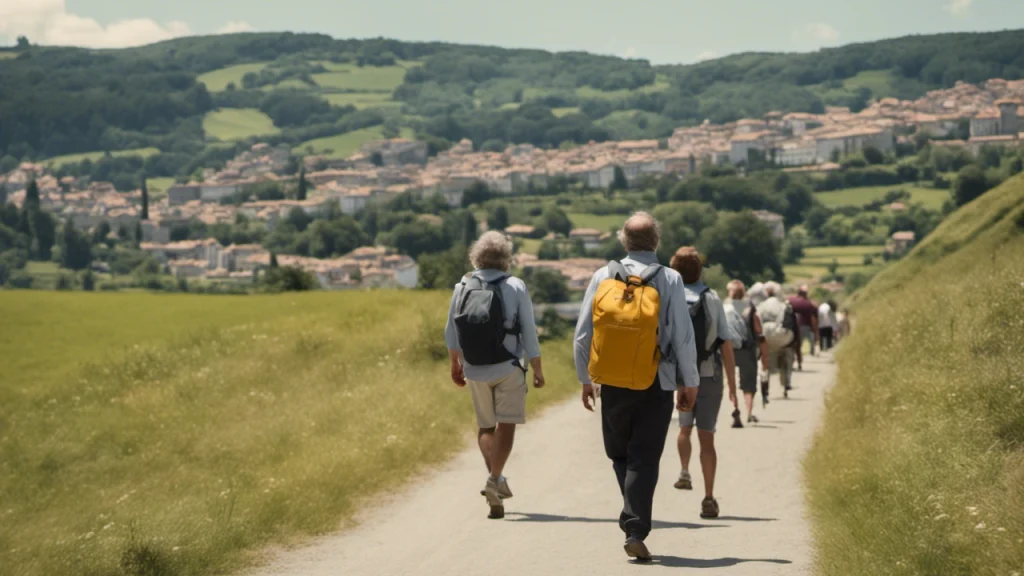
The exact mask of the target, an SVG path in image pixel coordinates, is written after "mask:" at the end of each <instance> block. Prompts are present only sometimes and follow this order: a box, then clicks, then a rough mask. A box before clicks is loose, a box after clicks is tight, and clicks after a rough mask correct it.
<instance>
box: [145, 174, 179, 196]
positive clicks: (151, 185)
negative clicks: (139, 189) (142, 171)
mask: <svg viewBox="0 0 1024 576" xmlns="http://www.w3.org/2000/svg"><path fill="white" fill-rule="evenodd" d="M171 186H174V178H146V189H147V190H148V191H149V197H150V199H152V200H159V199H161V198H163V197H164V196H166V195H167V189H168V188H170V187H171Z"/></svg>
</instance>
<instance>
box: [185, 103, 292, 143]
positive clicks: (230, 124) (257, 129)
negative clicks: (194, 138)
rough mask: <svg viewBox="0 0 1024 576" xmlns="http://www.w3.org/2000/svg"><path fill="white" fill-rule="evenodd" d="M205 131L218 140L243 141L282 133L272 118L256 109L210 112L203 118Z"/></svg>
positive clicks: (228, 109)
mask: <svg viewBox="0 0 1024 576" xmlns="http://www.w3.org/2000/svg"><path fill="white" fill-rule="evenodd" d="M203 131H204V132H206V135H207V136H212V137H214V138H216V139H218V140H243V139H245V138H251V137H253V136H264V135H267V134H277V133H278V132H280V130H279V129H278V128H277V126H274V121H273V120H271V119H270V116H267V115H266V114H264V113H263V112H260V111H259V110H257V109H255V108H224V109H222V110H214V111H213V112H208V113H207V114H206V116H205V117H204V118H203Z"/></svg>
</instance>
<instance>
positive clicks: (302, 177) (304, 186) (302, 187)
mask: <svg viewBox="0 0 1024 576" xmlns="http://www.w3.org/2000/svg"><path fill="white" fill-rule="evenodd" d="M308 188H309V183H308V182H306V167H305V166H303V167H302V168H301V169H299V189H298V192H297V193H296V195H295V197H296V198H297V199H299V200H305V199H306V192H307V190H308Z"/></svg>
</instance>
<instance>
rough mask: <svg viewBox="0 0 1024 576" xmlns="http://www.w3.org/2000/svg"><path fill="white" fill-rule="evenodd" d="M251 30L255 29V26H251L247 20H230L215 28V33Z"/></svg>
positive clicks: (234, 32) (235, 32)
mask: <svg viewBox="0 0 1024 576" xmlns="http://www.w3.org/2000/svg"><path fill="white" fill-rule="evenodd" d="M253 30H255V28H253V27H252V24H249V23H248V22H245V21H243V20H232V21H231V22H228V23H227V24H225V25H223V26H221V27H220V28H219V29H218V30H217V34H237V33H239V32H252V31H253Z"/></svg>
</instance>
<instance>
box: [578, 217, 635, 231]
mask: <svg viewBox="0 0 1024 576" xmlns="http://www.w3.org/2000/svg"><path fill="white" fill-rule="evenodd" d="M626 218H627V216H626V215H623V214H580V213H572V214H569V220H571V221H572V225H573V226H575V227H576V228H594V229H595V230H600V231H602V232H608V231H610V230H612V229H613V228H621V227H622V224H623V222H625V221H626Z"/></svg>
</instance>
